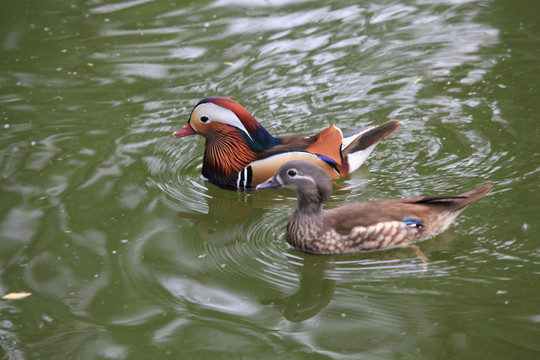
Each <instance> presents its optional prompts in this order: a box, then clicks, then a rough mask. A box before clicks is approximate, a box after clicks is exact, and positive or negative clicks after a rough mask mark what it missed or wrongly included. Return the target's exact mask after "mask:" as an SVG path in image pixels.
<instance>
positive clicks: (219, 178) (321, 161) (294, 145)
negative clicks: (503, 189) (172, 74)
mask: <svg viewBox="0 0 540 360" xmlns="http://www.w3.org/2000/svg"><path fill="white" fill-rule="evenodd" d="M398 128H399V123H398V122H397V121H388V122H386V123H384V124H382V125H379V126H376V127H371V128H367V129H364V130H362V131H360V132H358V133H357V134H355V135H353V136H350V137H345V138H344V137H343V134H342V132H341V130H340V129H339V128H337V127H335V126H334V125H331V126H330V127H328V128H326V129H324V130H322V131H321V132H320V133H318V134H316V135H312V136H301V135H284V136H279V137H274V136H272V135H270V133H269V132H268V131H267V130H266V129H265V128H264V127H263V126H262V125H261V124H259V122H258V121H257V120H255V118H254V117H253V116H252V115H251V114H250V113H249V112H248V111H247V110H246V109H244V108H243V107H242V106H241V105H240V104H238V103H237V102H235V101H233V100H231V99H228V98H224V97H219V96H213V97H207V98H204V99H202V100H201V101H199V103H198V104H197V105H196V106H195V108H194V109H193V110H192V112H191V115H190V118H189V120H188V122H187V123H186V124H185V125H184V126H183V127H182V128H181V129H180V130H178V131H176V132H175V133H174V136H175V137H177V138H180V137H184V136H188V135H194V134H199V135H202V136H204V137H205V138H206V145H205V152H204V157H203V167H202V175H203V176H204V177H205V178H206V179H207V180H208V181H210V182H211V183H213V184H215V185H218V186H220V187H223V188H228V189H246V190H253V189H269V188H289V189H292V190H294V191H295V192H296V194H297V197H298V206H297V209H296V210H295V212H294V214H293V215H292V216H291V218H290V219H289V223H288V225H287V241H288V242H289V244H290V245H292V246H293V247H295V248H296V249H299V250H302V251H306V252H310V253H315V254H340V253H351V252H363V251H372V250H381V249H386V248H391V247H396V246H400V245H405V244H408V243H411V242H415V241H421V240H425V239H428V238H430V237H433V236H435V235H436V234H438V233H440V232H442V231H444V230H445V229H446V228H447V227H448V226H449V225H450V223H451V222H452V221H453V220H454V219H455V218H456V216H457V215H458V214H459V213H460V212H461V211H463V210H464V209H465V208H466V207H467V206H469V205H470V204H471V203H472V202H474V201H475V200H477V199H479V198H481V197H483V196H484V195H486V194H488V193H489V192H490V191H491V190H492V186H491V185H484V186H482V187H479V188H477V189H475V190H471V191H468V192H466V193H463V194H461V195H456V196H428V197H419V198H412V199H402V200H376V201H369V202H363V203H357V204H351V205H347V206H343V207H340V208H336V209H331V210H323V209H322V204H323V202H325V201H326V200H328V199H329V198H330V196H331V194H332V180H331V179H337V178H340V177H343V176H345V175H347V174H349V173H351V172H353V171H355V170H356V169H358V168H359V167H360V166H361V165H362V163H364V161H365V160H366V159H367V157H368V156H369V154H370V153H371V152H372V151H373V149H374V148H375V146H376V145H377V144H378V143H379V142H380V141H382V140H383V139H385V138H387V137H388V136H390V135H392V134H393V133H394V132H396V131H397V129H398Z"/></svg>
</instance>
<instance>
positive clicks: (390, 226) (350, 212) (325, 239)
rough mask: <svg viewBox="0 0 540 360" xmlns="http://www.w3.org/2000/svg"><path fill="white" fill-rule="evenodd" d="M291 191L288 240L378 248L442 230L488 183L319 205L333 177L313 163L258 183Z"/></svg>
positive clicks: (322, 249) (305, 247)
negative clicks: (455, 191)
mask: <svg viewBox="0 0 540 360" xmlns="http://www.w3.org/2000/svg"><path fill="white" fill-rule="evenodd" d="M282 187H285V188H289V189H293V190H294V191H296V194H297V196H298V207H297V209H296V211H295V212H294V214H293V215H292V216H291V218H290V219H289V223H288V225H287V241H288V242H289V243H290V244H291V245H292V246H293V247H295V248H297V249H299V250H302V251H306V252H310V253H315V254H339V253H350V252H362V251H371V250H380V249H386V248H390V247H395V246H399V245H404V244H407V243H410V242H414V241H420V240H425V239H427V238H430V237H432V236H434V235H436V234H438V233H440V232H442V231H444V230H445V229H446V228H447V227H448V226H449V225H450V223H451V222H452V221H453V220H454V219H455V218H456V216H457V215H458V214H459V213H460V212H461V211H463V210H464V209H465V208H466V207H467V206H468V205H470V204H471V203H472V202H473V201H475V200H477V199H479V198H481V197H482V196H484V195H486V194H488V193H489V192H490V191H491V189H492V188H493V186H492V185H484V186H482V187H479V188H478V189H475V190H471V191H468V192H466V193H463V194H461V195H456V196H428V197H418V198H412V199H402V200H398V199H395V200H390V199H388V200H376V201H369V202H362V203H356V204H350V205H346V206H342V207H339V208H336V209H331V210H323V209H322V203H323V202H325V201H326V200H328V199H329V198H330V195H331V194H332V182H331V180H330V178H329V177H328V175H327V174H326V173H325V172H324V171H323V170H321V169H320V168H319V167H317V166H316V165H313V164H311V163H309V162H305V161H290V162H288V163H286V164H285V165H283V166H281V168H280V169H279V170H278V172H277V173H276V174H275V175H274V176H273V177H272V178H270V179H269V180H267V181H266V182H264V183H262V184H260V185H258V186H257V189H269V188H282Z"/></svg>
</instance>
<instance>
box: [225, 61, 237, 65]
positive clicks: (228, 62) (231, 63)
mask: <svg viewBox="0 0 540 360" xmlns="http://www.w3.org/2000/svg"><path fill="white" fill-rule="evenodd" d="M224 64H225V65H227V66H236V65H237V64H235V63H233V62H230V61H225V62H224Z"/></svg>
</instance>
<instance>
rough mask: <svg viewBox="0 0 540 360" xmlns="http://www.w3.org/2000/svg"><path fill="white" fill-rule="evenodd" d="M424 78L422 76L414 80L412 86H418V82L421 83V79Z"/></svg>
mask: <svg viewBox="0 0 540 360" xmlns="http://www.w3.org/2000/svg"><path fill="white" fill-rule="evenodd" d="M423 78H424V75H422V76H420V77H419V78H417V79H416V80H414V85H416V84H418V83H419V82H420V81H422V79H423Z"/></svg>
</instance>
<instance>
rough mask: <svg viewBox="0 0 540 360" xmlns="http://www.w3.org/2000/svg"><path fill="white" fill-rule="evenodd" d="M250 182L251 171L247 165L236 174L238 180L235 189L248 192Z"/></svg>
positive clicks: (251, 178) (251, 177)
mask: <svg viewBox="0 0 540 360" xmlns="http://www.w3.org/2000/svg"><path fill="white" fill-rule="evenodd" d="M252 180H253V170H252V169H251V165H248V166H246V167H245V168H244V169H243V170H242V171H240V172H239V173H238V178H237V179H236V187H237V188H239V189H244V190H250V189H251V182H252Z"/></svg>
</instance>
